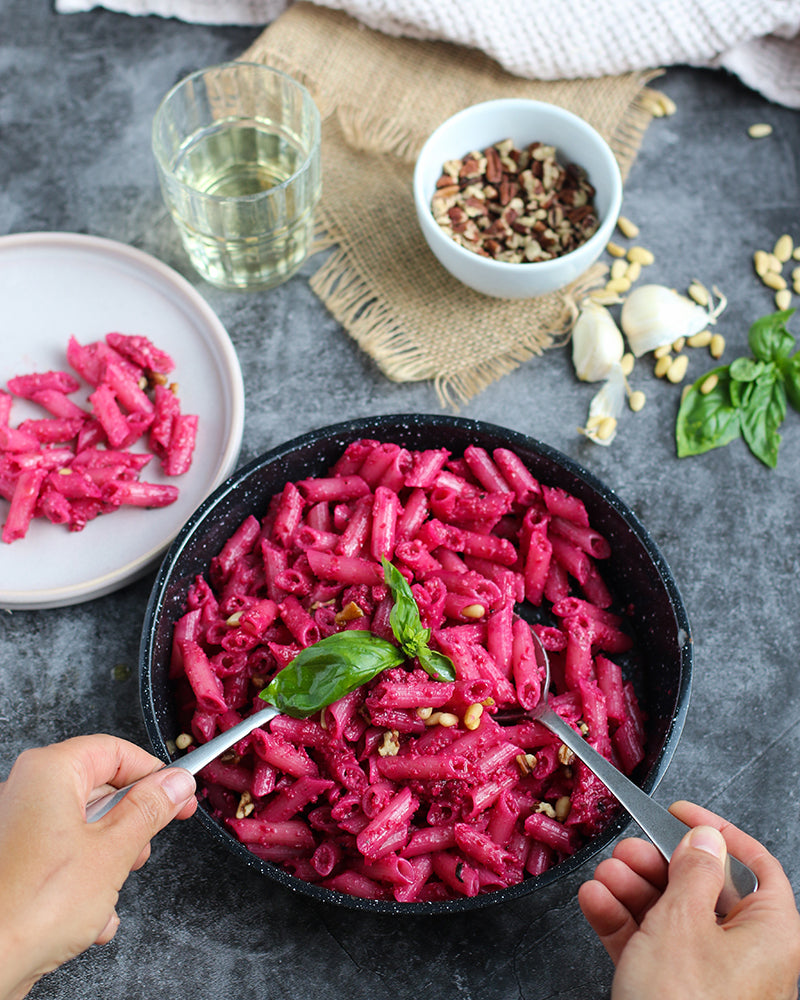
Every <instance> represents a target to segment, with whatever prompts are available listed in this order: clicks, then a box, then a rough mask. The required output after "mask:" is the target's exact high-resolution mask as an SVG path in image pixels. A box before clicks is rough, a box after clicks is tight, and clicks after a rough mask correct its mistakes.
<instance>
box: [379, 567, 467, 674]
mask: <svg viewBox="0 0 800 1000" xmlns="http://www.w3.org/2000/svg"><path fill="white" fill-rule="evenodd" d="M381 562H382V563H383V575H384V579H385V580H386V583H387V585H388V587H389V589H390V590H391V592H392V597H393V598H394V606H393V607H392V612H391V614H390V615H389V624H390V625H391V626H392V632H394V637H395V639H397V641H398V642H399V643H400V648H401V649H402V650H403V652H404V653H405V654H406V656H408V657H409V658H411V657H416V658H417V660H418V661H419V665H420V666H421V667H422V669H423V670H424V671H425V673H427V674H430V676H431V677H432V678H433V679H434V680H436V681H454V680H455V679H456V674H455V669H454V668H453V661H452V660H451V659H450V657H449V656H445V655H444V653H439V652H437V651H436V650H435V649H431V648H430V646H429V645H428V643H429V642H430V638H431V630H430V629H429V628H423V627H422V621H421V620H420V617H419V607H418V606H417V602H416V601H415V600H414V595H413V594H412V593H411V587H409V585H408V581H407V580H406V578H405V577H404V576H403V574H402V573H401V572H400V570H399V569H397V567H396V566H393V565H392V564H391V563H390V562H389V560H388V559H385V558H383V557H382V558H381Z"/></svg>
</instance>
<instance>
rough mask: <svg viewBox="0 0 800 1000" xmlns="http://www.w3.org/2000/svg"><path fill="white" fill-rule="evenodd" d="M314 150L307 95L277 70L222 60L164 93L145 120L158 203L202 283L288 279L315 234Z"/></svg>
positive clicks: (314, 117)
mask: <svg viewBox="0 0 800 1000" xmlns="http://www.w3.org/2000/svg"><path fill="white" fill-rule="evenodd" d="M319 147H320V118H319V112H318V110H317V107H316V105H315V104H314V101H313V100H312V98H311V95H310V94H309V93H308V91H307V90H306V89H305V87H303V86H302V85H301V84H299V83H298V82H297V81H296V80H293V79H292V78H291V77H289V76H287V75H286V74H285V73H281V72H280V71H278V70H275V69H271V68H270V67H267V66H262V65H260V64H257V63H245V62H234V63H225V64H223V65H220V66H211V67H209V68H208V69H203V70H199V71H198V72H196V73H192V74H191V76H187V77H186V78H185V79H184V80H182V81H181V82H180V83H178V84H176V86H175V87H173V88H172V90H170V92H169V93H168V94H167V95H166V97H165V98H164V99H163V101H162V102H161V104H160V106H159V108H158V110H157V111H156V115H155V119H154V121H153V153H154V155H155V159H156V164H157V166H158V175H159V180H160V182H161V190H162V192H163V195H164V201H165V202H166V204H167V207H168V208H169V210H170V213H171V214H172V218H173V219H174V220H175V223H176V225H177V227H178V229H179V231H180V234H181V238H182V240H183V244H184V246H185V247H186V250H187V252H188V254H189V257H190V259H191V261H192V264H193V266H194V267H195V269H196V270H197V271H198V273H199V274H200V275H201V276H202V277H203V278H205V279H206V280H207V281H209V282H211V284H213V285H216V286H218V287H219V288H234V289H235V288H239V289H246V290H250V289H257V288H272V287H274V286H275V285H279V284H280V283H281V282H283V281H285V280H286V279H287V278H289V277H290V276H291V275H292V274H294V272H295V271H296V270H297V269H298V267H299V266H300V265H301V264H302V262H303V260H304V259H305V257H306V255H307V253H308V248H309V244H310V242H311V239H312V236H313V228H314V207H315V206H316V204H317V202H318V201H319V197H320V192H321V168H320V148H319Z"/></svg>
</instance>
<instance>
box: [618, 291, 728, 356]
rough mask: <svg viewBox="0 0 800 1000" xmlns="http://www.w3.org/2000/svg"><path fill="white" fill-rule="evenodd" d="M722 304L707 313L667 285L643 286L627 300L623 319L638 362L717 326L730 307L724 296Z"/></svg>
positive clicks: (713, 306) (711, 308)
mask: <svg viewBox="0 0 800 1000" xmlns="http://www.w3.org/2000/svg"><path fill="white" fill-rule="evenodd" d="M717 294H718V295H719V293H717ZM719 300H720V301H719V302H718V303H717V305H716V306H715V305H714V304H713V302H712V303H711V304H710V305H709V308H708V309H704V308H703V307H702V306H699V305H698V304H697V303H696V302H693V301H692V300H691V299H689V298H687V297H686V296H684V295H679V294H678V292H676V291H674V290H673V289H672V288H667V287H666V286H665V285H640V286H639V287H638V288H635V289H634V290H633V291H632V292H631V293H630V295H628V297H627V298H626V299H625V304H624V305H623V307H622V315H621V317H620V323H621V325H622V330H623V332H624V334H625V336H626V337H627V338H628V344H629V345H630V348H631V351H632V352H633V354H634V355H635V356H636V357H637V358H639V357H641V356H642V355H643V354H646V353H647V352H648V351H655V350H657V349H658V348H659V347H665V346H666V345H667V344H672V343H674V342H675V341H676V340H678V339H679V338H681V337H685V338H687V339H688V338H689V337H693V336H694V335H695V334H696V333H699V332H700V331H701V330H704V329H705V328H706V327H707V326H708V324H709V323H715V322H716V320H717V316H719V314H720V313H721V312H722V310H723V309H724V308H725V306H726V305H727V302H726V300H725V298H724V296H722V295H719Z"/></svg>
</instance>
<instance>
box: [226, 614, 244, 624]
mask: <svg viewBox="0 0 800 1000" xmlns="http://www.w3.org/2000/svg"><path fill="white" fill-rule="evenodd" d="M241 620H242V612H241V611H234V613H233V614H232V615H231V616H230V618H226V619H225V624H226V625H230V626H231V628H234V627H235V626H236V625H238V624H239V622H240V621H241Z"/></svg>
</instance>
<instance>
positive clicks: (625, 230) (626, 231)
mask: <svg viewBox="0 0 800 1000" xmlns="http://www.w3.org/2000/svg"><path fill="white" fill-rule="evenodd" d="M617 227H618V229H619V231H620V232H621V233H622V235H623V236H627V238H628V239H629V240H633V239H635V238H636V237H637V236H638V235H639V227H638V226H637V225H636V223H635V222H631V220H630V219H629V218H628V217H627V216H626V215H620V217H619V218H618V219H617Z"/></svg>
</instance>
